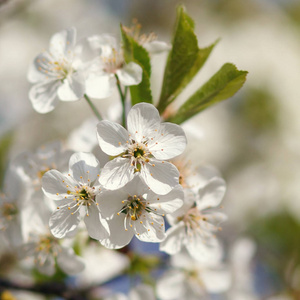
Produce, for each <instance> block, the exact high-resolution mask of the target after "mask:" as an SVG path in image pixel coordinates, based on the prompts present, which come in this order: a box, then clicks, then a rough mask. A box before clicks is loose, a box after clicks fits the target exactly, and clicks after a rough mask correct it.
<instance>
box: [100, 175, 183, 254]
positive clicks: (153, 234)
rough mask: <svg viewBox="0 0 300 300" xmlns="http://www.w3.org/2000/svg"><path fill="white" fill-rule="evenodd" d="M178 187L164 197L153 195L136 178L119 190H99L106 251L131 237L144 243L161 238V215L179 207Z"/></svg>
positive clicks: (162, 226) (163, 234)
mask: <svg viewBox="0 0 300 300" xmlns="http://www.w3.org/2000/svg"><path fill="white" fill-rule="evenodd" d="M182 198H183V191H182V188H181V186H180V185H178V186H177V187H176V188H174V189H173V190H172V191H171V192H170V193H168V194H167V195H157V194H155V193H153V192H152V191H151V190H149V188H148V187H147V186H146V185H145V184H144V183H143V182H142V181H141V179H140V178H139V177H138V176H136V177H135V178H134V180H133V181H131V182H129V183H128V184H127V185H125V186H124V187H123V188H121V189H119V190H114V191H109V190H107V191H103V192H102V193H101V194H99V195H98V196H97V200H98V201H99V205H100V208H101V212H102V214H103V216H105V217H107V218H110V219H109V220H108V225H109V228H110V236H108V237H107V238H106V239H104V240H103V241H102V244H103V245H104V246H105V247H107V248H121V247H123V246H125V245H127V244H128V243H129V242H130V241H131V239H132V237H133V236H134V235H135V236H136V237H137V238H138V239H139V240H141V241H144V242H160V241H162V240H164V238H165V222H164V218H163V216H165V214H168V213H172V212H174V211H175V210H176V209H178V208H179V207H180V206H181V205H182V200H181V199H182Z"/></svg>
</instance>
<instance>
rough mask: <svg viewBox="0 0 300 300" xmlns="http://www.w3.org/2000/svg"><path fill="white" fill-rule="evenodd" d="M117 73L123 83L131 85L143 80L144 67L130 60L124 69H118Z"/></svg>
mask: <svg viewBox="0 0 300 300" xmlns="http://www.w3.org/2000/svg"><path fill="white" fill-rule="evenodd" d="M116 74H117V75H118V78H119V80H120V82H121V84H122V85H125V86H131V85H137V84H139V83H140V82H141V81H142V76H143V69H142V68H141V66H140V65H138V64H136V63H134V62H130V63H129V64H126V65H125V66H124V67H123V68H122V69H119V70H117V72H116Z"/></svg>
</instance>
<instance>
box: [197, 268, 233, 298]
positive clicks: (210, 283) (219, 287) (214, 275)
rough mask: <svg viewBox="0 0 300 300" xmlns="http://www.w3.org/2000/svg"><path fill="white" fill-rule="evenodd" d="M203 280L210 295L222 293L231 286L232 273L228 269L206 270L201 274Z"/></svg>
mask: <svg viewBox="0 0 300 300" xmlns="http://www.w3.org/2000/svg"><path fill="white" fill-rule="evenodd" d="M200 276H201V280H202V282H203V284H204V286H205V287H206V289H207V291H208V292H210V293H222V292H225V291H227V290H228V289H229V287H230V284H231V276H230V272H229V271H228V270H226V269H216V270H212V269H205V270H203V271H202V272H201V275H200Z"/></svg>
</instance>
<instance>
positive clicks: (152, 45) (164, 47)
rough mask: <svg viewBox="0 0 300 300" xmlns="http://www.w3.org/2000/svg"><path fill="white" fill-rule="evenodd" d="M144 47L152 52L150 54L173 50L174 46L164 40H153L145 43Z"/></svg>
mask: <svg viewBox="0 0 300 300" xmlns="http://www.w3.org/2000/svg"><path fill="white" fill-rule="evenodd" d="M143 47H144V48H145V49H146V50H147V51H148V52H150V54H159V53H162V52H165V51H169V50H171V48H172V46H171V45H170V44H168V43H166V42H162V41H152V42H148V43H145V44H144V45H143Z"/></svg>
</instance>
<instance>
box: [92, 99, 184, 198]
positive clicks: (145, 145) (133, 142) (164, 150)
mask: <svg viewBox="0 0 300 300" xmlns="http://www.w3.org/2000/svg"><path fill="white" fill-rule="evenodd" d="M127 127H128V131H127V130H126V129H125V128H123V127H122V126H121V125H119V124H117V123H114V122H110V121H108V120H104V121H101V122H100V123H99V124H98V126H97V135H98V140H99V144H100V147H101V149H102V151H103V152H105V153H106V154H108V155H111V156H115V157H116V158H114V159H113V160H111V161H110V162H108V163H107V164H106V165H105V166H104V168H103V169H102V174H101V178H100V183H101V184H102V185H104V186H105V188H107V189H111V190H115V189H118V188H121V187H123V186H124V185H125V184H126V183H128V182H129V181H131V180H132V179H133V178H134V176H135V175H136V173H138V175H139V176H140V177H141V178H142V179H143V180H144V182H145V183H146V184H147V185H148V186H149V187H150V189H151V190H153V191H154V192H155V193H157V194H162V195H163V194H167V193H169V192H170V191H171V190H172V188H174V187H175V186H176V185H178V182H179V172H178V170H177V168H176V167H175V166H174V165H173V164H171V163H169V162H167V161H166V160H168V159H172V158H174V157H176V156H178V155H180V154H181V153H182V152H183V151H184V149H185V147H186V137H185V134H184V132H183V130H182V128H181V127H180V126H178V125H176V124H172V123H161V122H160V117H159V113H158V111H157V109H156V108H155V107H154V106H153V105H151V104H148V103H139V104H136V105H135V106H133V107H132V109H131V110H130V111H129V113H128V117H127Z"/></svg>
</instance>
